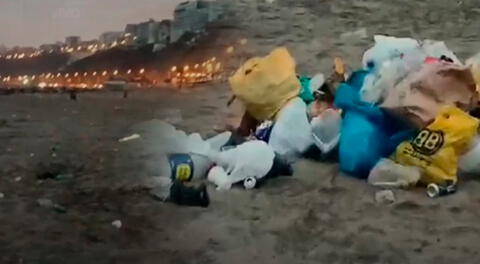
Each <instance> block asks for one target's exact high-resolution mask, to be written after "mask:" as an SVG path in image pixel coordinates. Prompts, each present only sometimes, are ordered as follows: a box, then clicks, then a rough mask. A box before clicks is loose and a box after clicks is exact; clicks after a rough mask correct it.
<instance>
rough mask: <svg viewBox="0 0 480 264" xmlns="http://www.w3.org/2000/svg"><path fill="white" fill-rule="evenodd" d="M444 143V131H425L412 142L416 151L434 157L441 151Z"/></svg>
mask: <svg viewBox="0 0 480 264" xmlns="http://www.w3.org/2000/svg"><path fill="white" fill-rule="evenodd" d="M443 143H444V135H443V132H442V131H431V130H428V129H423V130H422V131H420V133H418V135H417V136H416V137H415V139H414V140H413V141H412V146H413V148H414V149H415V151H417V152H419V153H421V154H424V155H434V154H435V153H437V152H438V151H439V150H440V149H441V147H442V146H443Z"/></svg>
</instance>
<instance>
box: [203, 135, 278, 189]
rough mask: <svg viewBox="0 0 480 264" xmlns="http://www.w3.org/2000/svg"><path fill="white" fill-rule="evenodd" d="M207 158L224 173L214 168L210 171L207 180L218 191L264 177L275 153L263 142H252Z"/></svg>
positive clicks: (215, 153) (271, 164) (270, 166)
mask: <svg viewBox="0 0 480 264" xmlns="http://www.w3.org/2000/svg"><path fill="white" fill-rule="evenodd" d="M209 158H210V159H211V160H213V161H214V162H215V163H216V164H217V165H218V166H221V167H222V168H223V169H224V172H223V171H222V170H221V169H219V168H216V169H215V170H214V171H213V172H212V171H210V173H209V175H208V179H209V180H210V181H211V182H213V183H215V184H216V185H217V187H218V188H219V189H229V188H230V186H231V185H233V184H235V183H237V182H240V181H243V180H245V179H247V178H249V177H254V178H255V179H261V178H263V177H265V175H267V173H268V172H269V171H270V169H271V168H272V166H273V159H274V158H275V153H274V152H273V149H272V148H271V147H270V146H269V145H267V143H265V142H264V141H261V140H252V141H247V142H245V143H243V144H241V145H238V146H236V147H235V148H232V149H228V150H225V151H222V152H217V151H213V152H212V153H210V154H209Z"/></svg>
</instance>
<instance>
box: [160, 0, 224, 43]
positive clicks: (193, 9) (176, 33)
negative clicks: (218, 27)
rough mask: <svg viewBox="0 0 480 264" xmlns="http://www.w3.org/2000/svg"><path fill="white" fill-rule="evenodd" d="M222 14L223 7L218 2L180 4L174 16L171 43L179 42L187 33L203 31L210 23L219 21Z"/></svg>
mask: <svg viewBox="0 0 480 264" xmlns="http://www.w3.org/2000/svg"><path fill="white" fill-rule="evenodd" d="M222 13H223V10H222V6H221V5H220V3H218V2H217V1H207V0H198V1H186V2H183V3H180V4H179V5H178V6H177V7H176V8H175V11H174V14H173V17H174V18H173V21H172V30H171V37H170V39H171V41H172V42H175V41H177V40H178V39H180V37H182V36H183V34H185V33H187V32H192V33H198V32H201V31H203V30H204V29H205V27H206V25H207V24H208V23H209V22H212V21H215V20H217V19H219V18H220V17H221V15H222Z"/></svg>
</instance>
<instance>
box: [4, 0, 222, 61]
mask: <svg viewBox="0 0 480 264" xmlns="http://www.w3.org/2000/svg"><path fill="white" fill-rule="evenodd" d="M222 14H223V7H222V4H221V3H220V2H218V1H216V0H192V1H185V2H182V3H180V4H178V5H177V7H176V8H175V11H174V14H173V20H162V21H155V20H153V19H150V20H148V21H145V22H142V23H138V24H127V25H126V27H125V30H124V31H123V32H121V31H109V32H105V33H102V34H101V35H100V36H99V38H98V40H91V41H82V40H81V38H80V37H79V36H68V37H66V38H65V43H62V42H57V43H55V44H43V45H41V46H40V50H43V51H58V50H63V48H64V47H70V48H75V47H89V46H96V44H102V46H107V47H114V46H116V44H122V45H124V46H137V47H139V46H144V45H153V49H154V50H159V49H162V48H164V47H166V46H167V45H168V44H170V43H174V42H176V41H178V40H179V39H180V38H181V37H182V36H183V35H184V34H185V33H187V32H191V33H200V32H203V31H204V30H205V27H206V26H207V24H208V23H210V22H212V21H215V20H217V19H219V18H221V16H222ZM114 43H116V44H114ZM31 49H32V50H33V51H31ZM79 50H80V48H79ZM89 50H91V49H89ZM11 52H25V53H28V52H32V53H34V52H35V50H34V49H33V48H21V49H20V48H18V47H17V48H14V49H11V50H8V51H5V50H3V52H2V50H0V54H2V53H11Z"/></svg>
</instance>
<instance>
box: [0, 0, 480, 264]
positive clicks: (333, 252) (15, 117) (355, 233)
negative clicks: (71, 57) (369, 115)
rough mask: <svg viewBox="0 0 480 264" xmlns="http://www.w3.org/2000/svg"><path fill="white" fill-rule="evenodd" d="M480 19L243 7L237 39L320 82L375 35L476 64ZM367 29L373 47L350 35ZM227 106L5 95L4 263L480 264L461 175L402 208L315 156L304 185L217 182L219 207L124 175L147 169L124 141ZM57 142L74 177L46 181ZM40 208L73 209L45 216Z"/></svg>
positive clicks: (348, 8)
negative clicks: (441, 44) (164, 195)
mask: <svg viewBox="0 0 480 264" xmlns="http://www.w3.org/2000/svg"><path fill="white" fill-rule="evenodd" d="M479 10H480V9H479V6H478V3H477V1H475V0H472V1H444V0H438V1H437V0H435V1H433V0H422V1H399V0H396V1H373V0H365V1H359V0H355V1H354V0H338V1H326V0H325V1H320V0H318V1H317V0H295V1H293V0H292V1H287V0H279V1H277V2H274V3H273V4H271V5H269V4H266V3H265V2H264V1H253V0H238V1H236V5H235V8H234V9H233V11H232V13H231V15H232V16H231V18H232V19H233V18H235V17H236V18H239V19H240V20H239V22H237V23H236V24H235V25H234V26H233V27H232V28H231V30H232V32H235V34H238V39H241V38H243V37H246V38H248V39H249V44H248V45H249V47H248V49H246V50H244V51H243V52H244V55H248V54H250V55H254V54H259V55H260V54H262V55H263V54H265V53H266V52H267V51H269V50H271V49H272V48H273V47H275V46H278V45H287V46H288V47H289V49H290V50H291V51H292V53H293V55H294V56H295V58H296V59H297V61H298V64H299V71H300V72H301V73H315V72H317V71H324V72H327V71H328V70H329V69H330V67H331V61H332V57H333V56H335V55H341V56H343V57H344V58H346V59H347V61H348V62H349V63H350V65H352V67H355V66H359V62H360V58H361V54H362V52H363V51H364V49H365V48H366V47H367V46H368V45H370V44H371V38H372V34H374V33H387V34H391V35H400V36H414V37H417V38H420V39H423V38H436V39H443V40H445V41H447V44H448V45H449V47H451V48H452V49H453V50H454V51H455V52H457V54H458V55H459V56H460V57H463V58H465V57H467V56H468V55H471V54H473V53H475V52H476V51H478V47H480V46H479V43H480V37H479V36H478V28H479V25H480V19H479V17H480V12H479ZM362 28H366V30H367V36H368V37H367V38H363V37H360V38H358V37H355V35H354V36H353V37H352V36H350V37H348V38H346V37H345V36H343V38H342V37H341V34H342V33H345V32H351V31H356V30H358V29H362ZM222 50H223V47H222ZM238 59H239V60H240V59H241V58H238ZM237 66H238V65H233V66H232V67H233V68H235V67H237ZM229 96H230V93H229V90H228V86H227V84H226V83H219V84H215V85H206V86H202V87H198V88H197V89H193V90H191V92H188V93H176V92H173V91H172V90H155V91H152V90H150V91H138V92H133V93H131V94H130V96H129V99H128V100H124V99H122V95H121V94H120V93H113V92H106V93H96V94H80V95H79V100H78V101H77V102H73V101H69V100H68V95H13V96H4V97H0V146H1V148H2V151H1V152H0V164H1V165H2V166H1V170H2V177H1V178H0V192H2V193H4V194H5V198H3V199H0V263H62V264H63V263H72V264H73V263H177V264H180V263H198V264H200V263H202V264H212V263H219V264H220V263H222V264H223V263H239V264H240V263H288V264H291V263H365V264H371V263H399V264H404V263H432V264H433V263H435V264H438V263H440V264H441V263H448V264H451V263H478V262H479V261H480V256H479V250H480V246H479V235H480V220H479V219H480V217H479V216H480V211H479V210H478V208H479V205H480V192H479V190H480V183H479V181H478V178H470V179H461V182H460V188H459V191H458V193H457V194H455V195H451V196H448V197H444V198H440V199H434V200H432V199H429V198H427V197H426V195H425V193H424V191H423V190H422V189H416V190H413V191H402V190H396V191H395V196H396V201H395V202H394V203H393V204H391V205H383V204H378V203H376V202H375V200H374V195H375V191H376V189H375V188H372V187H370V186H368V185H367V184H366V182H365V181H360V180H356V179H353V178H350V177H348V176H345V175H342V174H340V173H339V172H338V166H337V165H336V164H322V163H315V162H311V161H307V160H303V161H300V162H299V163H297V164H296V165H295V175H294V177H292V178H281V179H276V180H272V181H270V182H268V184H267V185H265V186H264V187H263V188H262V189H258V190H253V191H245V190H243V189H240V188H237V189H233V190H231V191H229V192H217V191H215V190H214V188H212V187H211V186H210V194H211V199H212V202H211V205H210V207H209V208H207V209H201V208H188V207H177V206H175V205H172V204H165V203H161V202H158V201H155V200H153V199H152V198H151V197H150V195H149V194H148V191H147V190H145V188H144V186H142V185H141V184H140V182H141V181H137V180H136V179H139V178H141V177H142V176H143V172H142V171H141V169H137V170H136V169H135V168H131V167H129V168H125V164H130V162H132V163H133V162H139V161H138V160H131V159H129V158H128V156H125V155H119V153H121V152H122V149H123V148H122V145H121V144H120V143H118V142H117V140H118V139H119V138H121V137H124V136H128V135H130V134H131V133H134V132H135V131H133V130H131V128H132V127H134V126H135V125H136V124H138V123H141V122H142V121H147V120H151V119H154V118H157V119H165V118H167V117H168V115H169V114H168V113H170V115H171V114H172V113H178V111H177V110H176V109H178V110H179V111H180V112H181V116H182V119H178V118H174V119H178V120H176V121H178V122H176V125H178V126H179V127H180V128H182V129H186V130H187V131H190V132H194V131H198V132H200V133H201V134H202V135H207V134H209V133H212V132H213V128H214V127H215V126H219V125H222V124H223V123H224V121H225V119H226V117H227V116H228V110H227V109H225V103H226V102H227V100H228V98H229ZM172 109H173V110H172ZM228 117H229V118H230V119H235V118H238V116H235V115H233V116H228ZM173 121H175V120H173ZM54 145H58V149H59V150H58V155H57V157H56V158H55V159H57V160H60V161H61V162H63V163H67V161H68V160H70V163H69V167H71V168H77V171H76V173H75V177H74V178H73V179H71V180H64V181H55V180H51V179H50V180H44V181H39V180H37V178H36V176H35V171H36V165H37V164H38V163H39V162H41V161H43V162H48V161H51V160H52V157H51V156H50V148H51V147H52V146H54ZM31 153H33V154H34V155H33V156H31ZM127 167H128V166H127ZM17 177H21V178H20V180H19V181H16V180H15V179H17V180H18V179H19V178H17ZM39 198H49V199H51V200H52V201H54V202H56V203H59V204H61V205H63V206H65V207H66V208H67V212H66V213H58V212H56V211H55V210H53V209H50V208H44V207H40V206H38V205H37V202H36V201H37V199H39ZM114 220H121V221H122V223H123V226H122V228H120V229H116V228H115V227H113V226H112V225H111V222H112V221H114Z"/></svg>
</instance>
